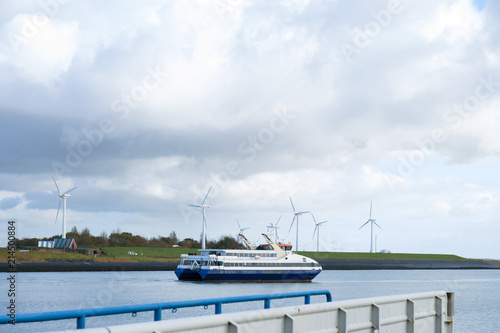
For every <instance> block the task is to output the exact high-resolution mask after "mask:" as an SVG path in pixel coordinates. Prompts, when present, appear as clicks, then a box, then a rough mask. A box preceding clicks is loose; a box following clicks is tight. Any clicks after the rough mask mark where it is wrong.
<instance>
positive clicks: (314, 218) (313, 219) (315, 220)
mask: <svg viewBox="0 0 500 333" xmlns="http://www.w3.org/2000/svg"><path fill="white" fill-rule="evenodd" d="M311 216H312V217H313V220H314V224H317V223H316V219H315V218H314V214H313V213H312V212H311Z"/></svg>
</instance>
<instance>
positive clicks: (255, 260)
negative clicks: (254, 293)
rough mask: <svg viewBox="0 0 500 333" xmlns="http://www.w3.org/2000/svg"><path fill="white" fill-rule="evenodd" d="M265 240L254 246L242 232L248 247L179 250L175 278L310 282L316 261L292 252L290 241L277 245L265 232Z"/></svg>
mask: <svg viewBox="0 0 500 333" xmlns="http://www.w3.org/2000/svg"><path fill="white" fill-rule="evenodd" d="M262 235H263V236H264V237H265V238H266V239H267V240H268V242H269V244H264V245H260V246H259V247H256V246H255V245H254V244H252V243H251V242H250V241H248V239H246V238H245V236H243V235H240V236H242V238H243V239H244V240H245V242H246V244H247V246H248V247H249V250H214V249H201V250H199V253H194V254H182V255H181V262H180V263H179V265H178V266H177V269H176V270H175V274H176V275H177V278H178V279H179V280H188V281H220V282H223V281H239V282H244V281H249V282H253V281H261V282H280V281H281V282H310V281H311V280H312V279H314V278H315V277H316V276H317V275H318V274H319V273H321V270H322V268H321V266H320V265H319V264H318V262H317V261H315V260H313V259H311V258H308V257H305V256H302V255H299V254H296V253H293V251H291V245H281V244H280V245H278V244H276V243H274V242H273V241H272V240H271V239H270V238H269V237H268V236H267V235H266V234H262Z"/></svg>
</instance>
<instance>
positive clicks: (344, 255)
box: [297, 251, 467, 260]
mask: <svg viewBox="0 0 500 333" xmlns="http://www.w3.org/2000/svg"><path fill="white" fill-rule="evenodd" d="M297 253H298V254H301V255H304V256H306V257H310V258H313V259H387V260H467V259H465V258H462V257H459V256H456V255H453V254H424V253H369V252H307V251H300V252H297Z"/></svg>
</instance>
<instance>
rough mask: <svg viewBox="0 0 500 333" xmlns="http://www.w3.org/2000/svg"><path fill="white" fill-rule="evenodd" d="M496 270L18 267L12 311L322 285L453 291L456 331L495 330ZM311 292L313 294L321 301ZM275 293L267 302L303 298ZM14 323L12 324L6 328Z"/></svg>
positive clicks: (347, 295)
mask: <svg viewBox="0 0 500 333" xmlns="http://www.w3.org/2000/svg"><path fill="white" fill-rule="evenodd" d="M499 285H500V270H377V271H367V270H365V271H363V270H358V271H323V272H322V273H321V274H320V275H319V276H318V277H317V278H316V279H315V280H314V281H313V282H312V283H234V282H233V283H203V282H186V281H177V279H176V277H175V274H174V273H173V272H67V273H66V272H65V273H61V272H57V273H17V286H16V289H17V290H18V293H17V294H16V303H17V309H16V310H17V313H29V312H46V311H60V310H72V309H82V308H95V307H107V306H119V305H130V304H145V303H157V302H169V301H180V300H188V299H200V298H214V297H225V296H237V295H253V294H265V293H280V292H292V291H304V290H318V289H327V290H329V291H330V292H331V293H332V296H333V299H334V301H335V300H344V299H353V298H366V297H376V296H387V295H396V294H408V293H415V292H424V291H435V290H444V291H453V292H455V332H500V328H497V327H498V324H497V323H498V319H499V318H500V317H499V315H498V309H500V288H499ZM324 300H325V297H324V296H315V297H313V298H312V299H311V301H312V302H313V303H314V302H324ZM302 303H303V298H301V299H285V300H273V301H272V302H271V305H272V307H276V306H286V305H296V304H302ZM262 308H263V302H251V303H245V304H228V305H223V307H222V310H223V312H233V311H244V310H250V309H262ZM213 313H214V308H213V307H209V308H208V309H206V310H205V309H203V307H200V308H195V309H179V310H178V311H177V312H176V313H172V312H171V311H167V310H165V311H163V314H162V318H163V319H169V318H181V317H189V316H199V315H207V314H213ZM152 319H153V313H152V312H146V313H138V314H137V316H136V317H132V316H131V315H129V314H127V315H116V316H112V317H97V318H87V320H86V322H87V327H99V326H104V325H110V324H112V325H119V324H124V323H134V322H141V321H150V320H152ZM13 328H14V330H12V329H13ZM74 328H76V320H64V321H57V322H52V323H29V324H18V325H16V326H15V327H12V326H11V325H8V326H6V325H2V326H0V332H13V331H14V332H39V331H51V330H63V329H74Z"/></svg>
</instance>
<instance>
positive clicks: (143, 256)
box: [0, 247, 468, 262]
mask: <svg viewBox="0 0 500 333" xmlns="http://www.w3.org/2000/svg"><path fill="white" fill-rule="evenodd" d="M102 250H103V251H104V252H105V253H106V254H101V255H99V256H97V257H93V256H87V255H84V254H80V253H73V252H69V251H68V252H64V251H61V250H39V249H37V250H31V251H30V252H16V260H17V261H19V262H50V261H94V262H148V261H159V262H178V261H179V257H180V255H181V254H183V253H194V252H197V251H198V249H185V248H156V247H106V248H102ZM129 251H132V252H135V253H137V255H130V254H128V252H129ZM298 253H299V254H302V255H305V256H307V257H310V258H313V259H352V260H356V259H361V260H371V259H374V260H377V259H388V260H468V259H465V258H462V257H459V256H456V255H451V254H418V253H366V252H298ZM0 258H3V259H0V260H1V261H2V262H7V250H6V249H2V250H0Z"/></svg>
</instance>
